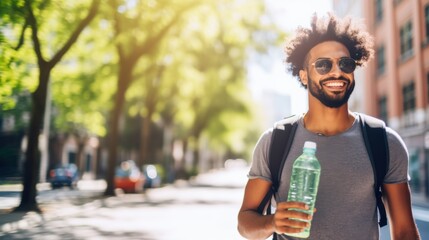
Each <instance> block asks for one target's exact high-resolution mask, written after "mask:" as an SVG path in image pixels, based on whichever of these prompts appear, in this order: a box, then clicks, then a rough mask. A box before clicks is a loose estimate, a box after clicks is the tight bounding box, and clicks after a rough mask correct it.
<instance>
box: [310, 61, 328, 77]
mask: <svg viewBox="0 0 429 240" xmlns="http://www.w3.org/2000/svg"><path fill="white" fill-rule="evenodd" d="M314 67H315V68H316V71H317V72H318V73H319V74H320V75H325V74H327V73H328V72H330V71H331V69H332V61H331V60H330V59H319V60H317V61H316V62H315V63H314Z"/></svg>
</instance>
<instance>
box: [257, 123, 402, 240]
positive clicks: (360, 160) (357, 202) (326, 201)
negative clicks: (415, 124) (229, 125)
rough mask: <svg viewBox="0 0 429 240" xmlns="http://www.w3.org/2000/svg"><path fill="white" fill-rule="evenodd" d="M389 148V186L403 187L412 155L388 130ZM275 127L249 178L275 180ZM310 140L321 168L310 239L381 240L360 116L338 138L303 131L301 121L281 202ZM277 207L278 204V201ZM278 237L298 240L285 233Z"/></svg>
mask: <svg viewBox="0 0 429 240" xmlns="http://www.w3.org/2000/svg"><path fill="white" fill-rule="evenodd" d="M386 130H387V136H388V144H389V154H390V162H389V170H388V172H387V174H386V177H385V179H384V183H404V182H407V181H408V179H409V176H408V152H407V149H406V146H405V144H404V142H403V141H402V139H401V138H400V136H399V135H398V134H397V133H396V132H395V131H394V130H392V129H391V128H388V127H387V128H386ZM271 134H272V129H270V130H267V131H266V132H265V133H263V134H262V136H261V138H260V139H259V141H258V143H257V144H256V147H255V150H254V153H253V161H252V166H251V168H250V172H249V178H250V179H253V178H262V179H265V180H267V181H270V182H271V174H270V170H269V168H268V150H269V146H270V142H271ZM305 141H313V142H316V143H317V151H316V157H317V159H318V160H319V162H320V165H321V176H320V183H319V190H318V195H317V199H316V208H317V212H316V213H315V214H314V216H313V221H312V227H311V232H310V239H318V240H324V239H327V240H335V239H366V240H371V239H379V228H378V222H377V221H378V215H377V206H376V200H375V196H374V188H373V184H374V175H373V174H374V173H373V169H372V166H371V162H370V160H369V157H368V154H367V151H366V148H365V143H364V140H363V137H362V134H361V130H360V126H359V118H356V120H355V122H354V123H353V125H352V127H351V128H349V129H348V130H347V131H345V132H343V133H340V134H337V135H335V136H322V135H318V134H315V133H312V132H310V131H308V130H307V129H305V128H304V125H303V120H302V117H301V119H300V121H299V124H298V128H297V131H296V133H295V138H294V141H293V144H292V146H291V149H290V152H289V155H288V157H287V160H286V163H285V166H284V169H283V172H282V176H281V183H280V187H279V190H278V193H277V194H276V196H275V199H276V201H286V200H287V193H288V191H289V182H290V173H291V169H292V164H293V161H294V160H295V159H296V158H297V157H298V156H299V155H301V153H302V147H303V146H304V142H305ZM273 204H274V205H275V201H274V200H273ZM279 239H295V238H291V237H288V236H286V235H281V236H279Z"/></svg>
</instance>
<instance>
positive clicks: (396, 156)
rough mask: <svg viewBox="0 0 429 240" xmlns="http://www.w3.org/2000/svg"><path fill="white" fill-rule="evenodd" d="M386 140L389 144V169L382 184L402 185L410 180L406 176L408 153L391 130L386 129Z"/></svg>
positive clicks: (400, 140) (395, 133) (399, 138)
mask: <svg viewBox="0 0 429 240" xmlns="http://www.w3.org/2000/svg"><path fill="white" fill-rule="evenodd" d="M386 132H387V140H388V144H389V158H390V160H389V169H388V171H387V174H386V176H385V178H384V183H404V182H407V181H408V180H410V177H409V175H408V151H407V147H406V145H405V143H404V141H403V140H402V138H401V137H400V136H399V134H398V133H397V132H396V131H394V130H393V129H391V128H389V127H387V128H386Z"/></svg>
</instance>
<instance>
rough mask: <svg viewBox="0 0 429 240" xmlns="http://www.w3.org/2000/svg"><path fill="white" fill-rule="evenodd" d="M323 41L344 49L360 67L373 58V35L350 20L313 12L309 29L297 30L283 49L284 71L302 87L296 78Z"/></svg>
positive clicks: (300, 28) (299, 28) (301, 28)
mask: <svg viewBox="0 0 429 240" xmlns="http://www.w3.org/2000/svg"><path fill="white" fill-rule="evenodd" d="M325 41H336V42H340V43H342V44H343V45H344V46H346V48H347V49H348V50H349V53H350V57H351V58H353V59H354V60H356V63H357V65H358V66H363V65H364V64H365V63H366V62H367V61H368V60H369V59H370V58H372V57H373V55H374V50H373V49H372V47H373V38H372V36H371V35H370V34H369V33H368V32H367V31H365V30H364V29H363V27H361V26H359V25H358V24H357V23H356V22H353V21H352V19H351V18H350V17H347V18H344V19H340V18H338V17H336V16H335V15H333V14H332V13H328V18H323V17H322V18H319V17H318V16H317V14H316V13H314V14H313V17H312V20H311V28H303V27H298V29H297V30H296V35H295V36H294V37H293V38H292V39H291V40H290V41H289V42H288V43H287V44H286V46H285V48H284V51H285V53H286V59H285V63H286V65H287V70H288V71H290V72H291V73H292V75H293V76H294V77H297V78H298V81H299V82H300V83H301V86H303V87H304V88H306V86H305V85H304V84H302V82H301V81H300V79H299V71H300V70H302V69H304V65H305V62H306V59H307V55H308V52H309V51H310V50H311V49H312V48H313V47H314V46H316V45H317V44H319V43H322V42H325Z"/></svg>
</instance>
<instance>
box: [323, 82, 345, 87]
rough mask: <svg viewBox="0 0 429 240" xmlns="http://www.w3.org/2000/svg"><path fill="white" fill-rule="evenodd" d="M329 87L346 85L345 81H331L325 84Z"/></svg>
mask: <svg viewBox="0 0 429 240" xmlns="http://www.w3.org/2000/svg"><path fill="white" fill-rule="evenodd" d="M325 85H326V86H328V87H342V86H344V83H343V82H329V83H326V84H325Z"/></svg>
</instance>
